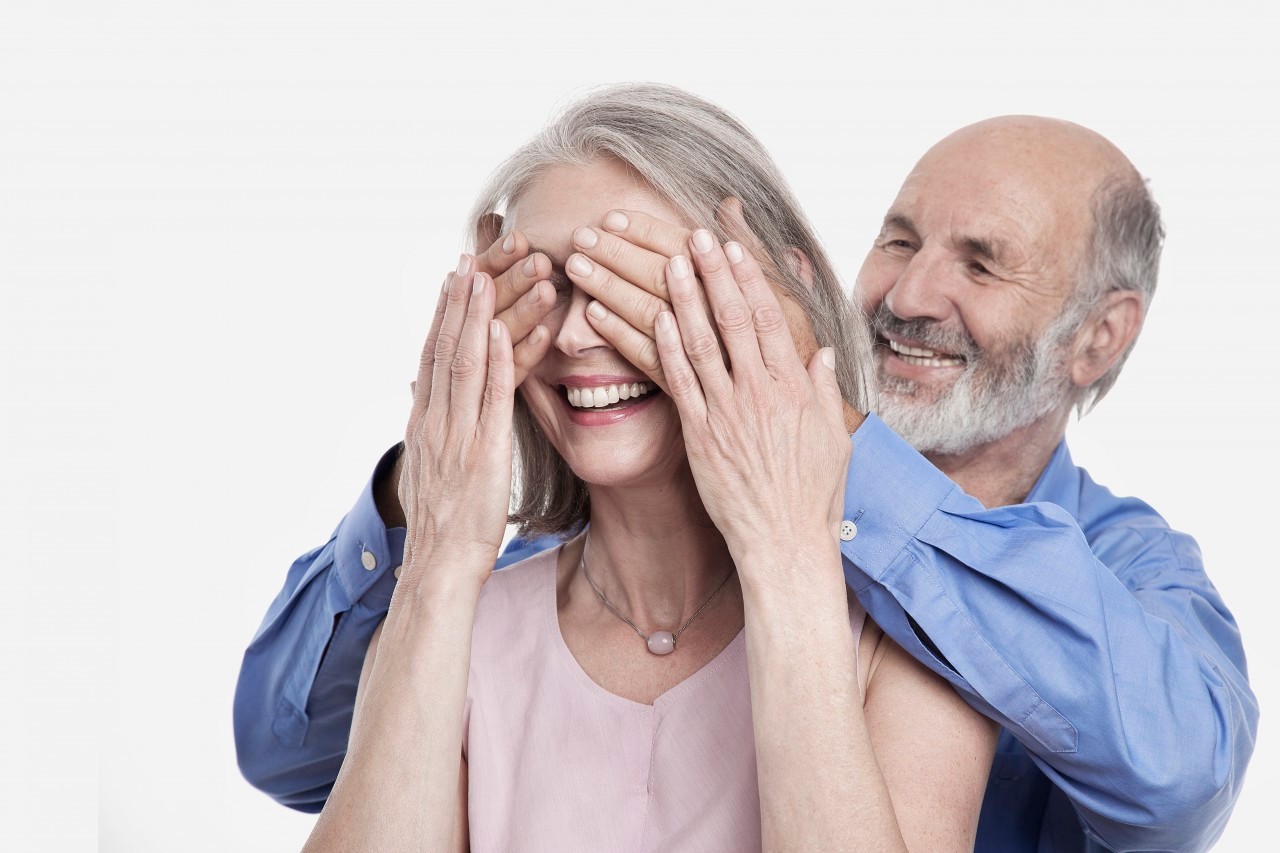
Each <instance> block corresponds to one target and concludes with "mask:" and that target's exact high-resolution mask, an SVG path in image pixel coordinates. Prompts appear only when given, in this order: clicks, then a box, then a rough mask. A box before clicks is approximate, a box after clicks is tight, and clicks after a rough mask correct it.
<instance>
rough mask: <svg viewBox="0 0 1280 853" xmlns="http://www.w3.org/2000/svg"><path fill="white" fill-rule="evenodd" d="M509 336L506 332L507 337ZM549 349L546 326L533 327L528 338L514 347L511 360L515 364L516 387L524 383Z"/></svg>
mask: <svg viewBox="0 0 1280 853" xmlns="http://www.w3.org/2000/svg"><path fill="white" fill-rule="evenodd" d="M510 334H511V333H510V331H508V333H507V335H508V337H510ZM549 349H551V333H550V332H548V331H547V327H546V326H534V327H533V331H532V332H530V333H529V336H528V337H527V338H525V339H524V340H523V341H520V342H519V343H518V344H516V345H515V347H514V348H513V356H512V359H513V361H514V362H515V384H516V386H517V387H519V385H520V383H522V382H524V380H525V379H526V378H527V377H528V376H529V372H530V371H532V370H533V368H534V367H536V366H537V364H538V362H540V361H542V359H543V358H544V357H545V356H546V354H547V350H549Z"/></svg>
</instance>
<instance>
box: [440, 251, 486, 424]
mask: <svg viewBox="0 0 1280 853" xmlns="http://www.w3.org/2000/svg"><path fill="white" fill-rule="evenodd" d="M492 319H493V279H491V278H490V277H489V276H487V275H485V274H484V273H482V272H478V273H476V274H475V275H474V276H473V277H472V283H471V294H470V299H469V300H468V302H467V317H466V320H465V321H464V322H463V324H462V331H461V332H460V333H459V335H458V351H457V352H456V353H454V356H453V364H452V365H450V368H449V374H450V379H451V381H452V383H453V386H452V388H451V389H450V391H449V419H450V421H451V423H453V424H454V425H455V426H456V427H458V428H460V429H466V427H467V425H468V424H474V423H475V421H476V418H478V417H479V416H480V404H481V401H482V399H483V397H484V394H485V385H486V377H485V375H486V374H487V373H488V363H489V321H490V320H492Z"/></svg>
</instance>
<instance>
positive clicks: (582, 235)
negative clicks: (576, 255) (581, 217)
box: [573, 228, 600, 249]
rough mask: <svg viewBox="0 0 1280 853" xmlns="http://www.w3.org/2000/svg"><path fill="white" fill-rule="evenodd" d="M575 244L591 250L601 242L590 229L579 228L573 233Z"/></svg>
mask: <svg viewBox="0 0 1280 853" xmlns="http://www.w3.org/2000/svg"><path fill="white" fill-rule="evenodd" d="M573 242H574V244H575V245H578V246H581V247H582V248H584V249H591V248H594V247H595V245H596V243H599V242H600V238H599V237H597V236H596V232H594V231H592V230H591V229H590V228H579V229H578V230H577V231H574V232H573Z"/></svg>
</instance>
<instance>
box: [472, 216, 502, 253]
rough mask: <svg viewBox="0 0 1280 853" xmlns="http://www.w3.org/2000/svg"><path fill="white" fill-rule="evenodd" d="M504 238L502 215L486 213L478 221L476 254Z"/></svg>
mask: <svg viewBox="0 0 1280 853" xmlns="http://www.w3.org/2000/svg"><path fill="white" fill-rule="evenodd" d="M500 236H502V214H500V213H486V214H485V215H484V216H481V217H480V218H479V219H477V220H476V254H477V255H478V254H480V253H481V252H483V251H484V250H486V249H488V248H489V247H490V246H492V245H493V241H494V240H497V239H498V238H499V237H500Z"/></svg>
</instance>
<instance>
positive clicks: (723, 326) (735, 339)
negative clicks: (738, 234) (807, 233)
mask: <svg viewBox="0 0 1280 853" xmlns="http://www.w3.org/2000/svg"><path fill="white" fill-rule="evenodd" d="M689 248H690V249H691V250H692V254H693V262H694V264H695V265H696V266H697V268H698V273H699V274H700V276H701V278H702V284H703V287H704V288H705V289H706V292H707V302H708V303H709V305H710V307H711V316H713V317H714V318H715V324H716V328H717V329H718V330H719V332H720V338H721V340H723V341H724V346H725V349H726V350H727V351H728V353H729V365H730V370H731V371H732V372H733V376H734V379H735V380H736V381H743V380H746V379H748V378H752V377H763V376H764V375H765V372H764V362H763V360H762V359H761V357H760V344H759V342H758V341H757V340H756V330H755V327H754V326H753V325H752V321H751V309H750V308H749V307H748V306H747V300H746V299H745V298H744V297H743V295H742V288H741V287H739V286H738V282H737V281H736V280H735V279H734V276H733V270H732V268H731V266H730V264H729V259H728V258H726V257H725V254H724V251H723V250H722V249H721V248H720V244H719V243H718V242H716V238H715V237H714V236H713V235H712V233H711V232H710V231H707V230H706V229H705V228H699V229H698V230H697V231H694V232H693V236H691V237H690V238H689ZM682 322H683V320H682ZM686 328H687V326H686Z"/></svg>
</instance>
